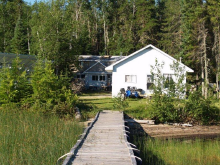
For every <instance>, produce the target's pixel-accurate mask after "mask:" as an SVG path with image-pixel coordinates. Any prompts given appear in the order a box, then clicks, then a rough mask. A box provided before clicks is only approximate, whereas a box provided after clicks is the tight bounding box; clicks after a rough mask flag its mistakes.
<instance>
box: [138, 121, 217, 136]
mask: <svg viewBox="0 0 220 165" xmlns="http://www.w3.org/2000/svg"><path fill="white" fill-rule="evenodd" d="M139 126H140V127H142V128H143V130H144V131H145V133H146V134H147V135H148V136H150V137H154V138H162V139H168V138H190V139H191V138H216V137H220V126H192V127H184V126H174V125H168V124H159V125H148V124H140V125H139Z"/></svg>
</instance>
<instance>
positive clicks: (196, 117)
mask: <svg viewBox="0 0 220 165" xmlns="http://www.w3.org/2000/svg"><path fill="white" fill-rule="evenodd" d="M184 109H185V121H190V122H195V121H197V122H198V123H199V124H210V123H213V122H217V121H218V120H219V119H218V112H219V109H218V108H217V107H215V106H213V105H212V100H211V98H208V99H205V98H204V97H203V96H202V93H201V91H200V90H199V91H195V92H193V93H191V94H190V95H189V97H188V100H186V101H185V107H184Z"/></svg>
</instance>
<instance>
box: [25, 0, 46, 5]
mask: <svg viewBox="0 0 220 165" xmlns="http://www.w3.org/2000/svg"><path fill="white" fill-rule="evenodd" d="M24 1H25V2H27V3H31V4H34V2H35V1H36V0H24ZM37 1H42V0H37Z"/></svg>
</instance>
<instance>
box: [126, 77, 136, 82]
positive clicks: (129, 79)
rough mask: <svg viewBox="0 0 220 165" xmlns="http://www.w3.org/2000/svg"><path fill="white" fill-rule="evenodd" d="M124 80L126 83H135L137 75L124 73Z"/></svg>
mask: <svg viewBox="0 0 220 165" xmlns="http://www.w3.org/2000/svg"><path fill="white" fill-rule="evenodd" d="M125 82H127V83H136V82H137V76H136V75H125Z"/></svg>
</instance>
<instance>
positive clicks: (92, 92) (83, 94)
mask: <svg viewBox="0 0 220 165" xmlns="http://www.w3.org/2000/svg"><path fill="white" fill-rule="evenodd" d="M111 94H112V92H111V91H103V90H100V91H92V90H91V91H86V92H83V93H81V94H79V96H105V95H111Z"/></svg>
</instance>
